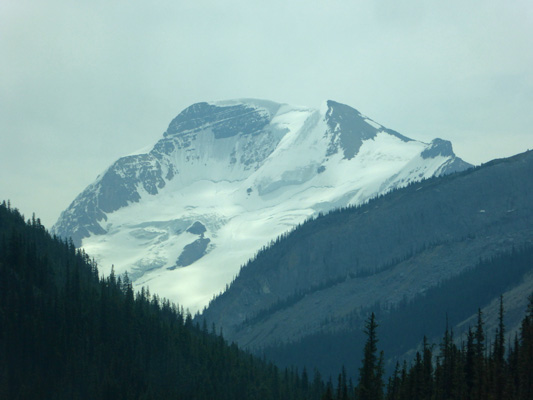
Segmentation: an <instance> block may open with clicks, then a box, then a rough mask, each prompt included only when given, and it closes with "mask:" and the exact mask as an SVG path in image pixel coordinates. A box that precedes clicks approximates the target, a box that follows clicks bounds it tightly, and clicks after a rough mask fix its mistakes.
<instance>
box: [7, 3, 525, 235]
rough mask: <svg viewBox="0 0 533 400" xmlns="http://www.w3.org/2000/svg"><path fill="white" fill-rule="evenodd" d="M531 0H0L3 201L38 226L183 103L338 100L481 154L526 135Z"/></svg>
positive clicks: (515, 146)
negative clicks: (36, 219) (244, 99)
mask: <svg viewBox="0 0 533 400" xmlns="http://www.w3.org/2000/svg"><path fill="white" fill-rule="evenodd" d="M532 49H533V5H532V3H531V2H530V1H512V2H504V1H466V2H465V1H464V0H463V1H455V0H453V1H448V2H436V1H421V0H420V1H417V0H409V1H403V2H397V1H392V0H378V1H374V2H364V1H353V0H350V1H348V0H332V1H310V0H308V1H279V0H274V1H269V2H253V1H243V0H229V1H224V2H220V1H205V0H204V1H202V0H199V1H195V2H184V1H156V2H145V1H138V0H132V1H113V2H108V1H100V0H96V1H92V2H72V1H66V0H48V1H46V2H32V1H27V0H16V1H15V0H4V1H3V2H1V3H0V54H2V62H0V135H1V136H0V138H1V141H0V163H1V164H0V166H1V168H0V171H1V172H0V198H1V199H4V198H6V199H7V198H10V199H11V201H12V202H13V204H14V205H16V206H17V207H19V208H20V209H21V211H22V212H24V213H26V214H27V215H29V214H31V212H32V211H35V212H36V213H37V215H38V216H41V218H42V219H43V222H44V223H45V225H46V226H47V227H50V226H51V225H52V224H53V223H54V222H55V220H56V219H57V217H58V215H59V212H60V211H61V210H63V209H64V208H66V207H67V206H68V204H69V203H70V201H72V200H73V199H74V197H75V196H76V195H77V194H78V193H79V192H80V191H81V190H83V189H84V188H85V187H86V186H87V185H88V184H89V183H91V182H92V181H93V180H94V179H95V177H96V175H97V174H99V173H100V172H102V171H103V170H104V169H105V168H106V167H107V166H109V165H110V164H111V163H112V162H113V161H115V160H116V159H117V158H118V157H120V156H122V155H125V154H128V153H131V152H133V151H135V150H136V149H137V148H140V147H144V146H146V145H150V144H153V143H155V141H156V140H157V139H158V138H159V137H160V135H161V134H162V132H163V131H164V130H165V129H166V126H167V125H168V123H169V122H170V120H171V119H172V118H173V117H174V116H175V115H176V114H178V113H179V112H180V111H181V110H182V109H183V108H185V107H187V106H188V105H190V104H192V103H194V102H198V101H205V100H219V99H229V98H240V97H256V98H266V99H270V100H274V101H279V102H286V103H292V104H302V105H308V106H317V107H318V106H319V105H320V104H321V102H322V101H323V100H326V99H334V100H337V101H340V102H344V103H346V104H349V105H351V106H353V107H356V108H357V109H359V110H360V111H361V112H362V113H364V114H366V115H368V116H369V117H371V118H373V119H375V120H376V121H378V122H380V123H381V124H383V125H385V126H387V127H390V128H392V129H395V130H397V131H399V132H401V133H403V134H404V135H406V136H409V137H412V138H414V139H418V140H422V141H430V140H431V139H433V138H435V137H442V138H445V139H449V140H451V141H452V142H453V144H454V149H455V151H456V153H457V154H458V155H459V156H460V157H462V158H464V159H465V160H466V161H469V162H472V163H476V164H479V163H482V162H486V161H488V160H490V159H493V158H496V157H506V156H510V155H512V154H515V153H518V152H522V151H525V150H526V149H528V148H533V131H532V128H531V127H532V126H533V112H532V110H533V51H532Z"/></svg>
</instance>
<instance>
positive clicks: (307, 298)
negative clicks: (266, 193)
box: [203, 142, 533, 351]
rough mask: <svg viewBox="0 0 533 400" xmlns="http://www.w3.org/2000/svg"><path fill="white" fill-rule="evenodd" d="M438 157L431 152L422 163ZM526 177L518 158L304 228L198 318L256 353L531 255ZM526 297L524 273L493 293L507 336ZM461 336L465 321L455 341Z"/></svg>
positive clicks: (527, 168) (531, 185)
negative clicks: (498, 258) (489, 265)
mask: <svg viewBox="0 0 533 400" xmlns="http://www.w3.org/2000/svg"><path fill="white" fill-rule="evenodd" d="M445 151H447V146H446V145H445V144H444V145H442V142H440V143H439V142H437V143H436V144H435V146H433V147H432V148H430V149H429V150H428V152H429V154H427V156H430V155H431V152H439V153H440V152H445ZM532 177H533V152H527V153H524V154H520V155H518V156H515V157H512V158H510V159H505V160H496V161H494V162H491V163H488V164H486V165H483V166H481V167H478V168H476V169H471V170H468V171H465V172H462V173H458V174H454V175H449V176H445V177H440V178H433V179H430V180H427V181H423V182H420V183H416V184H412V185H410V186H409V187H407V188H404V189H400V190H396V191H393V192H392V193H390V194H387V195H386V196H383V197H381V198H379V199H376V200H373V201H370V202H369V203H368V204H366V205H363V206H361V207H358V208H354V209H347V210H344V211H337V212H333V213H332V214H329V215H326V216H324V217H319V218H317V219H315V220H312V221H309V222H307V223H305V224H303V225H302V226H300V227H299V228H298V229H296V230H295V231H294V232H292V233H290V234H289V235H287V236H286V237H284V238H283V239H280V240H278V241H277V242H276V243H275V244H274V245H273V246H271V247H270V248H268V249H266V250H265V251H262V252H260V253H259V254H258V255H257V256H256V257H255V259H254V260H252V261H251V262H250V263H249V264H247V265H246V266H245V267H243V269H242V270H241V272H240V274H239V276H238V277H237V278H236V279H235V281H234V282H233V283H232V285H231V286H230V288H229V290H227V291H226V292H225V293H223V294H222V295H220V296H219V297H217V298H216V299H215V300H214V301H212V302H211V303H210V305H209V307H208V308H207V310H205V311H204V313H203V317H204V318H206V319H207V320H208V321H209V323H211V322H213V323H215V324H216V325H217V326H220V327H221V328H222V329H223V331H224V334H225V337H226V338H227V339H228V340H229V341H235V342H237V343H238V344H240V345H241V346H244V347H247V348H249V349H252V350H256V351H260V350H261V349H263V348H265V347H269V346H273V345H276V344H279V343H297V342H298V341H301V340H303V339H305V338H306V337H308V336H309V335H313V334H318V333H320V332H338V331H343V330H346V329H354V330H361V329H362V326H356V327H354V326H351V327H350V326H348V325H347V321H348V320H350V318H352V317H353V316H354V315H357V314H358V313H359V312H361V310H363V309H368V307H371V306H372V305H376V304H381V305H382V306H385V308H387V309H390V308H391V307H395V306H396V305H398V304H400V303H401V302H402V301H406V300H410V299H413V298H414V297H415V296H416V295H419V294H421V293H424V292H426V291H427V290H428V289H430V288H434V287H436V286H437V285H439V284H441V283H442V282H445V281H447V280H448V279H451V278H452V277H454V276H457V275H459V274H461V273H464V272H465V271H467V270H468V269H469V268H472V267H473V266H475V265H476V264H477V263H478V262H479V260H480V259H491V257H494V256H495V255H497V254H500V253H502V252H512V251H513V249H518V248H521V247H522V246H525V245H532V244H533V201H532V196H533V178H532ZM482 279H485V280H489V282H490V277H487V276H482V275H481V276H479V280H482ZM490 285H491V284H490V283H489V286H490ZM492 285H498V282H493V283H492ZM532 290H533V266H532V270H531V273H529V275H525V277H524V280H521V281H520V283H518V284H517V285H516V286H513V287H507V288H502V293H503V294H504V295H505V296H506V298H508V299H509V300H508V301H507V302H506V310H507V311H508V313H509V314H510V315H511V316H512V315H514V316H516V318H514V319H513V318H511V320H510V321H508V322H509V326H508V329H509V331H513V330H515V329H516V327H517V324H518V322H519V321H520V319H521V316H522V315H523V309H524V307H525V305H526V301H527V296H528V295H529V294H531V291H532ZM502 293H498V296H499V294H502ZM449 296H454V293H449ZM471 300H472V302H475V298H474V299H471ZM494 300H495V301H494V302H496V299H494ZM485 305H486V304H479V305H476V306H474V307H475V308H474V310H477V307H484V306H485ZM465 306H466V305H465ZM488 306H489V305H487V307H488ZM377 307H379V306H377ZM490 307H493V308H495V306H494V304H492V305H490ZM450 311H452V310H450ZM442 318H444V315H443V316H442ZM472 318H474V316H472ZM470 322H472V319H471V320H470ZM492 322H494V323H496V321H495V319H494V318H493V321H492ZM492 322H491V323H492ZM421 325H423V324H421ZM494 326H495V325H494ZM494 326H493V325H487V330H488V329H492V328H493V327H494ZM466 328H467V321H466V320H465V322H464V323H462V324H459V325H458V326H457V327H456V333H459V334H460V333H461V332H463V331H464V330H465V329H466ZM425 333H426V332H424V331H420V332H419V333H418V335H419V336H418V338H419V339H421V338H422V336H423V335H424V334H425ZM382 334H383V335H387V334H391V335H393V334H394V333H392V332H385V333H382ZM459 337H460V336H459ZM431 339H433V338H431ZM436 340H438V338H436Z"/></svg>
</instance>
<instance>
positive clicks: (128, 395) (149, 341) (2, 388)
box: [0, 203, 322, 399]
mask: <svg viewBox="0 0 533 400" xmlns="http://www.w3.org/2000/svg"><path fill="white" fill-rule="evenodd" d="M304 384H305V385H304ZM321 393H322V387H321V381H320V380H317V382H316V384H315V386H312V385H310V384H308V382H307V379H305V380H302V379H300V377H299V376H298V374H297V373H295V372H293V371H284V372H282V371H279V370H278V369H277V368H276V367H275V366H273V365H272V364H269V363H267V362H264V361H261V360H259V359H257V358H255V357H252V356H250V355H249V354H246V353H244V352H243V351H241V350H239V349H238V348H237V346H235V345H232V346H228V345H227V344H226V342H225V341H224V340H223V339H222V337H221V336H220V335H218V334H216V333H215V332H214V331H211V328H210V329H209V331H208V329H207V327H203V328H200V327H198V326H195V325H194V324H193V322H192V319H191V317H190V315H188V314H187V313H185V312H184V311H183V310H180V309H178V307H176V306H174V305H172V304H170V303H169V302H168V301H164V300H161V299H159V298H158V296H156V295H150V294H149V293H148V291H146V290H143V291H141V293H138V294H134V293H133V291H132V287H131V284H130V282H129V280H128V278H127V276H124V277H117V276H115V275H114V274H112V275H111V276H109V277H107V278H105V279H103V278H99V276H98V270H97V266H96V264H95V263H94V262H92V261H91V260H90V258H89V257H88V256H87V255H86V254H84V253H83V252H80V251H78V250H76V249H75V247H74V246H73V244H72V242H71V243H65V242H63V241H62V240H59V239H57V238H55V237H54V238H52V237H50V235H49V234H48V233H47V232H46V230H45V229H44V227H43V226H42V225H41V224H40V221H39V220H38V219H35V218H32V219H31V220H28V221H27V222H25V221H24V218H23V216H21V215H20V213H19V212H18V211H17V210H16V209H13V208H11V207H10V206H8V205H6V204H5V203H3V204H2V205H0V398H2V399H177V398H184V399H185V398H190V399H193V398H194V399H214V398H216V399H303V398H304V396H305V397H307V396H311V397H313V398H319V396H320V395H321Z"/></svg>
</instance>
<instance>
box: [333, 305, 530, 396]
mask: <svg viewBox="0 0 533 400" xmlns="http://www.w3.org/2000/svg"><path fill="white" fill-rule="evenodd" d="M503 314H504V309H503V298H500V312H499V324H498V328H497V330H496V334H495V336H494V337H493V338H492V340H488V339H487V337H486V333H485V331H484V328H483V325H484V323H483V315H482V313H481V310H479V311H478V319H477V324H476V326H475V327H473V328H470V329H469V330H468V333H467V336H466V340H463V341H462V342H461V344H460V345H457V343H456V341H455V340H454V334H453V330H449V329H448V328H446V330H445V333H444V336H443V338H442V340H441V342H440V344H439V346H438V349H435V347H434V346H433V345H429V344H428V342H427V340H426V338H424V341H423V346H422V349H421V350H420V351H418V352H417V353H416V356H415V359H414V361H413V362H411V363H410V364H409V365H408V364H407V362H406V361H404V362H403V364H402V365H400V364H399V363H397V364H396V368H395V370H394V373H393V374H392V376H390V377H389V379H388V381H387V383H386V384H385V379H384V378H383V376H384V367H383V363H384V354H383V352H382V351H381V352H379V350H378V346H377V343H378V336H377V323H376V319H375V315H374V314H373V313H372V315H371V317H370V318H369V319H368V321H367V323H366V325H365V333H366V335H367V341H366V344H365V347H364V352H363V361H362V366H361V368H360V370H359V382H358V384H357V386H356V387H355V388H353V389H350V383H349V382H347V381H346V373H345V371H344V369H343V371H342V372H341V373H340V374H339V376H338V381H337V386H336V388H334V386H333V384H332V383H331V381H330V382H329V383H328V386H327V390H326V392H325V394H324V396H323V400H334V399H335V400H531V399H533V295H532V296H530V298H529V304H528V308H527V311H526V315H525V317H524V319H523V320H522V324H521V329H520V333H519V334H517V335H515V337H514V340H512V341H511V342H510V343H508V344H506V343H505V325H504V323H503Z"/></svg>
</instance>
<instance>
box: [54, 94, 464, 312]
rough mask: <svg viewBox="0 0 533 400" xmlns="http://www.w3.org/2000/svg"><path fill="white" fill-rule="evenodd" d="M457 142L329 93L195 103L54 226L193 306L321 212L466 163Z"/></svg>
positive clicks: (105, 265) (103, 263)
mask: <svg viewBox="0 0 533 400" xmlns="http://www.w3.org/2000/svg"><path fill="white" fill-rule="evenodd" d="M469 166H470V165H469V164H467V163H465V162H463V161H462V160H460V159H459V158H457V157H455V155H454V154H453V151H452V147H451V143H450V142H447V141H445V140H442V139H435V140H434V141H433V142H431V143H430V144H426V143H422V142H419V141H416V140H412V139H409V138H407V137H405V136H403V135H401V134H399V133H398V132H395V131H393V130H390V129H387V128H385V127H383V126H381V125H380V124H378V123H376V122H375V121H373V120H371V119H370V118H368V117H366V116H364V115H362V114H361V113H360V112H358V111H357V110H355V109H353V108H351V107H349V106H347V105H344V104H340V103H337V102H334V101H331V100H330V101H327V102H326V103H325V105H324V106H323V107H321V108H320V109H312V108H307V107H300V106H291V105H287V104H278V103H274V102H271V101H266V100H255V99H241V100H229V101H221V102H203V103H197V104H193V105H191V106H190V107H188V108H186V109H185V110H183V111H182V112H181V113H180V114H178V116H176V118H174V119H173V120H172V121H171V122H170V124H169V126H168V129H167V130H166V132H165V133H164V134H163V137H162V138H161V139H160V140H159V141H158V142H157V143H156V144H155V145H154V146H153V148H152V149H151V150H150V151H148V152H144V153H143V152H141V153H140V154H133V155H129V156H126V157H123V158H120V159H119V160H117V161H116V162H115V163H114V164H113V165H111V166H110V167H109V168H108V169H107V170H106V171H105V172H104V173H103V174H101V175H100V176H99V177H98V178H97V180H96V181H95V182H94V183H92V184H91V185H89V186H88V187H87V188H86V189H85V190H84V191H83V192H82V193H81V194H80V195H79V196H78V197H77V198H76V199H75V200H74V201H73V203H72V204H71V205H70V206H69V208H68V209H67V210H65V211H64V212H63V213H62V214H61V216H60V218H59V220H58V222H57V223H56V225H55V226H54V227H53V230H54V232H55V233H57V234H59V235H61V236H64V237H69V236H70V237H72V238H73V240H74V242H75V244H76V245H78V246H80V245H81V246H83V247H84V248H85V249H86V251H87V252H88V253H89V254H91V255H92V256H94V257H95V258H96V259H97V261H99V264H100V268H101V269H102V270H103V271H104V272H107V271H108V270H109V269H110V267H111V265H112V264H113V265H114V267H115V270H116V271H117V272H118V273H122V272H125V271H128V273H129V274H130V276H131V277H132V279H133V280H134V283H135V284H136V285H149V286H150V289H151V290H152V291H155V292H157V293H159V294H160V295H161V296H164V297H168V298H170V299H172V300H174V301H177V302H179V303H180V304H183V305H185V306H188V307H190V308H191V309H197V308H199V307H202V306H203V305H205V304H207V302H208V301H209V299H210V298H211V297H212V296H213V294H215V293H218V292H220V291H221V290H222V289H223V288H224V286H225V285H226V284H227V283H229V281H231V279H232V278H233V277H234V276H235V275H236V274H237V273H238V271H239V267H240V266H241V265H242V264H244V263H245V262H246V261H247V260H248V259H249V258H250V257H252V256H253V255H254V254H255V253H256V252H257V251H258V250H259V249H260V248H261V247H262V246H265V245H267V244H268V243H269V242H270V241H271V240H273V239H275V238H276V237H277V236H278V235H280V234H282V233H284V232H286V231H288V230H290V229H291V228H292V227H294V226H295V225H297V224H299V223H301V222H303V221H304V220H305V219H307V218H309V217H311V216H313V215H315V214H317V213H318V212H325V211H329V210H331V209H333V208H335V207H341V206H346V205H348V204H359V203H361V202H364V201H366V200H368V199H369V198H371V197H374V196H376V195H378V194H382V193H384V192H387V191H389V190H391V189H393V188H396V187H401V186H404V185H407V184H408V183H409V182H412V181H416V180H420V179H423V178H428V177H431V176H433V175H440V174H444V173H449V172H453V171H456V170H462V169H465V168H468V167H469Z"/></svg>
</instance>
